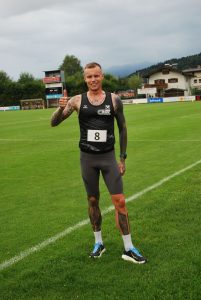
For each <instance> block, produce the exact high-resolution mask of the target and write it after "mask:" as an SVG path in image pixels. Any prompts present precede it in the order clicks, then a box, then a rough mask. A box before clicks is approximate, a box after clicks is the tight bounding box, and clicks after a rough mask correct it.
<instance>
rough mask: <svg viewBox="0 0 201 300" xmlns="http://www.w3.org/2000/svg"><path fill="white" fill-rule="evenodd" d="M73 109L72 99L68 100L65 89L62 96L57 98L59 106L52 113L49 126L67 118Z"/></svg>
mask: <svg viewBox="0 0 201 300" xmlns="http://www.w3.org/2000/svg"><path fill="white" fill-rule="evenodd" d="M74 110H75V105H74V99H73V98H71V99H70V100H68V97H67V91H66V90H64V96H63V97H62V98H61V99H60V100H59V108H57V110H56V111H55V112H54V113H53V115H52V118H51V126H52V127H54V126H57V125H59V124H60V123H61V122H62V121H63V120H65V119H67V118H68V117H69V116H70V115H71V114H72V113H73V111H74Z"/></svg>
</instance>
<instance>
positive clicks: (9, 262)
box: [0, 160, 201, 271]
mask: <svg viewBox="0 0 201 300" xmlns="http://www.w3.org/2000/svg"><path fill="white" fill-rule="evenodd" d="M200 163H201V160H198V161H196V162H195V163H193V164H191V165H189V166H187V167H186V168H184V169H181V170H179V171H177V172H175V173H173V174H172V175H170V176H167V177H165V178H163V179H161V180H160V181H158V182H156V183H155V184H153V185H151V186H149V187H147V188H145V189H143V190H142V191H140V192H138V193H136V194H133V195H132V196H130V197H129V198H127V199H126V202H130V201H133V200H136V199H137V198H139V197H140V196H142V195H144V194H146V193H147V192H149V191H151V190H153V189H155V188H157V187H159V186H161V185H162V184H164V183H165V182H167V181H169V180H171V179H172V178H174V177H176V176H178V175H180V174H182V173H184V172H186V171H188V170H190V169H192V168H193V167H195V166H197V165H198V164H200ZM112 210H114V206H113V205H111V206H109V207H108V208H107V209H105V210H103V211H102V215H106V214H108V213H109V212H110V211H112ZM87 224H89V219H85V220H83V221H81V222H79V223H77V224H75V225H73V226H71V227H68V228H66V229H65V230H64V231H62V232H60V233H58V234H56V235H55V236H52V237H50V238H49V239H47V240H45V241H43V242H41V243H39V244H37V245H36V246H33V247H31V248H29V249H27V250H25V251H22V252H20V253H19V255H16V256H14V257H13V258H11V259H9V260H6V261H4V262H3V263H1V264H0V271H2V270H4V269H6V268H8V267H10V266H12V265H14V264H15V263H17V262H18V261H20V260H23V259H24V258H25V257H27V256H29V255H30V254H32V253H34V252H38V251H39V250H41V249H43V248H45V247H46V246H48V245H50V244H52V243H55V242H56V241H57V240H58V239H61V238H63V237H64V236H66V235H68V234H70V233H71V232H72V231H75V230H77V229H79V228H81V227H83V226H84V225H87Z"/></svg>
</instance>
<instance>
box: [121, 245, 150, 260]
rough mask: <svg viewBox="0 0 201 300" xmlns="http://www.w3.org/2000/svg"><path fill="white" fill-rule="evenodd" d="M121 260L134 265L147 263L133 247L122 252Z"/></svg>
mask: <svg viewBox="0 0 201 300" xmlns="http://www.w3.org/2000/svg"><path fill="white" fill-rule="evenodd" d="M122 258H123V259H124V260H127V261H130V262H133V263H135V264H144V263H146V262H147V259H146V258H145V257H143V256H142V255H141V254H140V252H139V251H138V250H137V249H136V248H135V247H133V248H131V249H129V250H128V251H124V253H123V254H122Z"/></svg>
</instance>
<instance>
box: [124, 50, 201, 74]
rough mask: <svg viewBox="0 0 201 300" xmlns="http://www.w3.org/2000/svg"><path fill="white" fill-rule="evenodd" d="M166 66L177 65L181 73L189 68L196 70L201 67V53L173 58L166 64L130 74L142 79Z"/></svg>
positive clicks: (159, 64)
mask: <svg viewBox="0 0 201 300" xmlns="http://www.w3.org/2000/svg"><path fill="white" fill-rule="evenodd" d="M164 64H177V69H178V70H179V71H182V70H185V69H189V68H196V67H197V66H198V65H201V53H199V54H195V55H190V56H185V57H181V58H172V59H169V60H166V61H164V62H159V63H158V64H155V65H152V66H150V67H148V68H144V69H141V70H137V71H136V72H134V73H132V74H130V75H129V77H130V76H132V75H135V74H139V75H140V76H142V77H146V75H147V74H149V72H152V71H155V70H157V69H158V68H160V67H161V66H163V65H164Z"/></svg>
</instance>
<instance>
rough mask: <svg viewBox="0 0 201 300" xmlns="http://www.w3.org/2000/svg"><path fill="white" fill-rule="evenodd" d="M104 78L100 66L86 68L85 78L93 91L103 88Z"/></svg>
mask: <svg viewBox="0 0 201 300" xmlns="http://www.w3.org/2000/svg"><path fill="white" fill-rule="evenodd" d="M103 78H104V76H103V73H102V70H101V69H100V68H99V67H98V66H96V67H94V68H88V69H85V70H84V80H85V82H86V84H87V86H88V89H89V90H91V91H94V92H95V91H98V90H99V89H101V88H102V81H103Z"/></svg>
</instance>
